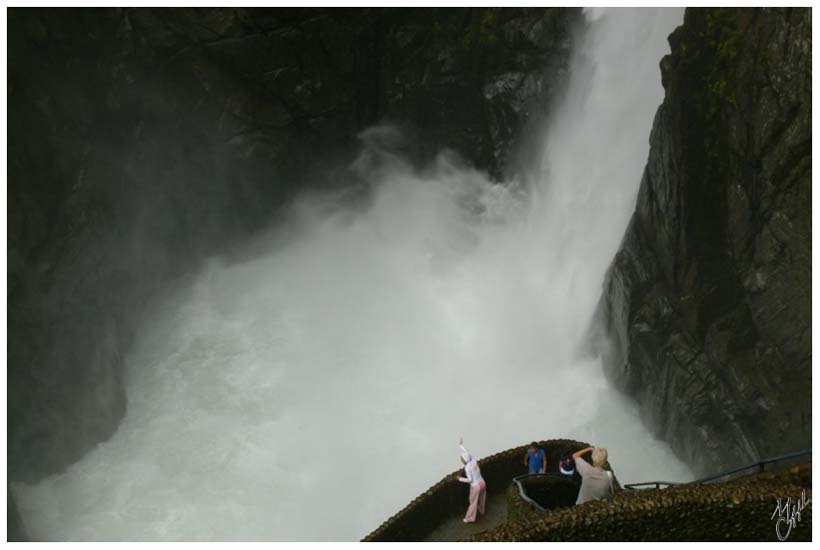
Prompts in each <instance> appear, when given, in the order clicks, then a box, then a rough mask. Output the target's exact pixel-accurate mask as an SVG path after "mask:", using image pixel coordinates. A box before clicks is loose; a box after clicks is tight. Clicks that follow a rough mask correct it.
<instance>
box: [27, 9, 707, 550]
mask: <svg viewBox="0 0 820 550" xmlns="http://www.w3.org/2000/svg"><path fill="white" fill-rule="evenodd" d="M587 17H588V19H589V22H590V26H589V31H588V32H587V34H586V35H585V37H584V40H583V41H582V42H581V45H580V47H579V49H578V51H577V52H576V54H575V56H574V62H573V66H572V76H571V85H570V89H569V92H568V94H567V97H566V99H565V100H564V101H563V103H562V104H561V105H560V106H559V110H558V112H559V115H558V116H557V117H556V119H555V120H554V121H553V123H552V125H551V126H550V128H549V130H548V131H549V134H548V139H547V145H546V147H545V151H544V157H543V162H542V164H541V165H540V166H539V167H535V169H534V170H530V171H529V172H530V173H536V174H538V176H537V177H536V178H535V179H536V181H535V182H518V184H519V185H510V186H507V185H497V184H493V183H492V182H490V181H488V179H487V178H486V176H485V175H484V174H482V173H479V172H477V171H473V170H470V169H465V168H463V167H461V166H460V165H458V163H454V162H452V161H451V159H449V158H448V157H447V156H446V155H442V156H441V157H440V158H439V160H438V161H437V162H436V163H435V164H434V165H432V166H429V167H426V168H425V169H423V170H419V169H414V168H412V167H411V166H409V165H408V164H407V163H405V162H404V161H403V160H402V158H401V157H399V156H396V155H394V154H392V153H391V152H390V150H389V148H385V147H384V143H386V142H387V143H389V142H390V141H391V140H392V139H394V138H395V132H396V130H394V129H389V128H374V129H371V130H369V131H368V132H366V133H365V134H364V136H363V137H364V143H365V146H364V150H363V153H362V156H361V157H360V159H359V160H358V161H357V164H356V169H357V170H359V172H360V173H361V174H362V175H363V176H364V177H365V178H367V179H369V180H370V181H371V182H372V183H373V185H374V188H375V190H376V191H375V193H374V195H373V196H372V200H371V201H369V202H368V204H367V205H366V206H361V205H359V206H358V207H355V208H354V207H352V206H349V205H348V206H345V205H344V204H346V203H343V202H342V201H340V200H338V197H335V196H312V197H305V198H304V199H303V200H302V201H300V202H299V204H298V206H297V207H296V208H294V211H293V213H292V217H291V219H290V220H289V223H288V224H287V225H286V227H287V234H286V235H285V236H283V233H279V234H278V235H276V236H275V238H271V239H269V240H268V241H265V242H264V243H262V244H257V247H256V250H257V254H255V255H254V256H253V257H252V258H251V259H247V260H245V261H242V262H233V263H227V262H224V261H220V260H218V259H215V260H214V261H212V262H211V263H210V264H209V265H208V266H207V267H206V268H205V269H204V270H203V271H202V272H201V273H199V274H198V275H196V276H195V277H193V278H192V279H191V280H188V281H187V282H185V284H181V285H180V288H179V289H178V290H177V291H175V292H173V293H171V295H170V296H166V297H165V298H164V299H163V300H162V301H159V302H158V303H157V304H155V306H154V307H153V308H152V310H151V314H150V315H149V316H148V317H147V318H146V320H145V323H144V326H143V327H142V330H141V332H140V334H139V338H138V339H137V342H136V343H135V345H134V347H133V350H132V352H131V353H130V355H129V356H128V358H127V367H128V371H127V390H128V403H129V408H128V413H127V415H126V417H125V419H124V421H123V422H122V424H121V426H120V428H119V430H118V431H117V433H116V434H115V435H114V436H113V437H112V438H111V439H110V440H109V441H108V442H105V443H103V444H100V445H99V446H98V447H96V448H95V449H94V450H93V451H92V452H90V453H89V454H88V455H87V456H86V457H84V458H83V459H82V460H81V461H80V462H79V463H77V464H74V465H73V466H72V467H70V468H69V469H68V470H67V471H65V472H64V473H62V474H60V475H57V476H53V477H51V478H48V479H45V480H43V481H42V482H40V483H38V484H36V485H33V486H28V485H15V486H14V490H15V495H16V497H17V499H18V504H19V506H20V508H21V513H22V515H23V518H24V521H25V524H26V527H27V528H28V530H29V532H30V534H31V536H32V537H34V538H35V539H45V540H78V539H79V540H83V539H85V540H155V539H163V540H180V539H184V540H292V539H297V540H298V539H310V540H351V539H357V538H359V537H361V536H363V535H365V534H366V533H367V532H369V531H370V530H372V529H373V528H375V527H376V526H377V525H378V524H379V523H380V522H381V521H383V520H384V519H386V518H387V517H389V516H390V515H392V514H393V513H394V512H395V511H397V510H398V509H399V508H401V507H402V506H404V505H405V504H406V503H407V502H408V501H409V500H410V499H412V498H413V497H414V496H416V495H417V494H418V493H419V492H421V491H423V490H424V489H426V488H427V487H428V486H429V485H431V484H433V483H434V482H435V481H437V480H438V479H439V478H440V477H441V476H442V475H444V474H446V473H448V472H450V471H452V470H454V469H456V468H458V466H459V461H458V453H457V444H458V439H459V436H464V438H465V442H466V444H467V446H468V448H470V450H471V451H473V453H474V454H476V455H478V456H483V455H486V454H490V453H493V452H496V451H499V450H502V449H505V448H508V447H511V446H514V445H519V444H522V443H526V442H528V441H530V440H532V439H540V438H573V439H579V440H588V441H590V442H592V443H595V444H599V445H604V446H606V447H608V448H609V451H610V460H611V462H612V464H613V466H614V468H615V469H616V471H617V472H618V474H619V477H620V478H621V480H622V481H627V482H628V481H638V480H644V479H654V478H662V479H686V478H689V477H690V476H691V473H690V471H689V470H688V469H687V468H686V467H685V466H684V465H683V464H681V463H680V462H679V461H678V460H676V459H675V458H674V456H673V455H672V453H671V451H670V450H669V447H668V445H666V444H664V443H662V442H659V441H656V440H654V439H653V437H652V436H651V434H650V433H648V432H647V430H646V429H645V428H644V427H643V426H642V424H641V422H640V421H639V418H638V416H637V412H636V409H635V407H634V406H633V405H632V404H631V403H630V402H629V401H627V400H625V399H624V398H622V397H621V396H620V395H618V394H617V393H616V392H615V391H614V390H612V389H611V388H610V387H609V386H608V385H607V383H606V381H605V379H604V376H603V373H602V369H601V365H600V362H599V361H598V360H595V359H590V358H584V357H582V356H579V354H578V353H577V352H578V349H579V347H580V346H581V343H582V337H583V335H584V334H585V332H586V328H587V326H588V323H589V322H590V319H591V315H592V311H593V309H594V307H595V304H596V302H597V300H598V297H599V295H600V290H601V283H602V280H603V274H604V271H605V269H606V267H607V265H608V264H609V262H610V260H611V259H612V257H613V254H614V253H615V251H616V249H617V246H618V243H619V240H620V237H621V235H622V234H623V231H624V229H625V226H626V223H627V221H628V218H629V215H630V213H631V211H632V208H633V206H634V201H635V195H636V193H637V188H638V184H639V181H640V176H641V172H642V169H643V166H644V164H645V161H646V157H647V153H648V136H649V130H650V127H651V122H652V117H653V115H654V112H655V110H656V108H657V106H658V104H659V103H660V101H661V98H662V88H661V85H660V74H659V70H658V62H659V60H660V58H661V57H662V55H663V54H665V53H666V52H667V50H668V46H667V44H666V37H667V35H668V34H669V33H670V32H671V31H672V29H673V28H674V27H675V26H676V25H678V24H680V22H681V20H682V10H678V9H674V10H655V9H642V10H637V11H625V10H609V11H599V10H594V11H590V12H588V13H587ZM515 189H517V190H518V191H514V190H515Z"/></svg>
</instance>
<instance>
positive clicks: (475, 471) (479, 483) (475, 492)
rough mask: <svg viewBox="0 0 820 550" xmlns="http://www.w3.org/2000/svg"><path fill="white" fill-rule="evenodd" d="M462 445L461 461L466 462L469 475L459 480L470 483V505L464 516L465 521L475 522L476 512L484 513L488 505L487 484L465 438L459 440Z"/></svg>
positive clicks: (465, 471)
mask: <svg viewBox="0 0 820 550" xmlns="http://www.w3.org/2000/svg"><path fill="white" fill-rule="evenodd" d="M459 446H460V447H461V462H462V463H463V464H464V473H465V474H466V475H467V477H460V478H458V480H459V481H461V482H464V483H469V484H470V505H469V507H468V508H467V515H466V516H464V523H473V522H475V518H476V512H478V513H479V514H481V515H484V512H485V511H486V510H485V508H486V506H487V484H486V483H484V478H483V477H481V468H479V467H478V461H476V459H475V458H473V456H472V455H471V454H470V453H469V452H468V451H467V449H465V448H464V440H463V439H462V440H460V441H459Z"/></svg>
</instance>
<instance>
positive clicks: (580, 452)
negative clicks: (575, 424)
mask: <svg viewBox="0 0 820 550" xmlns="http://www.w3.org/2000/svg"><path fill="white" fill-rule="evenodd" d="M594 448H595V447H587V448H586V449H581V450H580V451H575V452H574V453H572V458H580V457H581V455H584V454H586V453H588V452H590V451H591V450H592V449H594Z"/></svg>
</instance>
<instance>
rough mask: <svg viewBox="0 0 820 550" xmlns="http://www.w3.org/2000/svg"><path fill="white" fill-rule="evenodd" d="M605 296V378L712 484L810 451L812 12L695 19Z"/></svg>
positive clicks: (676, 37) (678, 42)
mask: <svg viewBox="0 0 820 550" xmlns="http://www.w3.org/2000/svg"><path fill="white" fill-rule="evenodd" d="M669 42H670V45H671V48H672V53H671V54H670V55H667V56H666V57H664V58H663V60H662V61H661V71H662V75H663V85H664V88H665V90H666V95H665V99H664V101H663V104H662V105H661V107H660V108H659V109H658V112H657V115H656V117H655V121H654V125H653V129H652V134H651V138H650V143H651V150H650V155H649V160H648V164H647V166H646V170H645V172H644V176H643V179H642V182H641V187H640V191H639V195H638V199H637V205H636V208H635V212H634V215H633V216H632V219H631V221H630V224H629V227H628V229H627V231H626V234H625V236H624V239H623V242H622V244H621V247H620V250H619V252H618V253H617V255H616V257H615V259H614V261H613V263H612V265H611V267H610V269H609V271H608V273H607V276H606V280H605V282H604V287H603V295H602V298H601V301H600V304H599V309H598V318H599V321H600V326H601V327H602V328H603V331H604V332H605V333H606V335H607V336H608V337H609V338H608V340H609V345H608V346H607V347H606V348H605V352H604V363H605V370H606V373H607V375H608V377H609V378H610V379H611V380H612V381H613V382H614V383H615V384H616V385H617V386H618V387H620V388H621V389H623V390H624V391H625V392H627V393H628V394H630V395H632V396H634V397H635V398H636V399H637V401H638V402H639V403H640V406H641V410H642V415H643V417H644V419H645V420H646V421H647V422H648V423H649V424H650V425H651V426H653V427H654V429H655V430H656V433H657V434H658V435H659V436H660V437H662V438H663V439H665V440H667V441H669V442H670V444H671V445H672V446H673V448H674V449H675V451H676V453H678V455H679V456H681V457H682V458H683V459H684V460H685V461H687V462H688V463H689V464H690V465H692V466H693V467H694V468H696V469H697V470H699V471H700V472H702V473H708V472H717V471H720V470H721V469H722V468H726V467H732V466H735V465H740V464H743V463H748V462H750V461H753V460H754V459H756V458H758V457H767V456H772V455H776V454H779V453H784V452H789V451H794V450H798V449H803V448H809V447H810V446H811V10H810V9H692V8H689V9H687V10H686V16H685V22H684V24H683V25H682V26H681V27H679V28H678V29H677V30H676V31H675V32H674V33H673V34H672V35H671V36H670V37H669Z"/></svg>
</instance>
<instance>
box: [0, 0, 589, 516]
mask: <svg viewBox="0 0 820 550" xmlns="http://www.w3.org/2000/svg"><path fill="white" fill-rule="evenodd" d="M579 15H580V11H579V10H565V9H509V10H507V9H503V10H502V9H457V10H444V9H412V10H404V9H401V10H399V9H396V10H387V9H345V10H326V9H287V10H276V9H207V10H206V9H124V8H123V9H71V10H49V9H36V10H28V9H11V10H9V41H8V43H9V60H10V63H9V151H8V160H9V188H8V197H9V241H8V245H9V252H8V261H9V272H8V276H9V278H8V291H9V314H8V319H9V343H10V345H9V356H8V361H9V362H8V384H9V409H8V412H9V440H8V453H9V454H8V458H9V476H10V478H11V479H13V480H19V479H25V480H33V479H37V478H39V477H41V476H43V475H45V474H49V473H53V472H56V471H59V470H60V469H62V468H64V467H65V466H66V465H67V464H69V463H71V462H73V461H75V460H77V459H79V458H80V457H81V456H82V455H83V453H84V452H86V451H87V449H88V448H89V447H91V446H93V445H94V444H96V443H97V442H99V441H101V440H104V439H105V438H107V437H108V436H110V434H111V433H113V431H114V430H115V429H116V426H117V424H118V422H119V421H120V419H121V417H122V416H123V414H124V412H125V410H126V398H125V391H124V388H123V383H122V359H123V355H124V353H125V352H126V351H127V349H128V346H129V341H130V339H131V338H132V335H133V331H134V329H135V325H136V319H137V317H138V315H139V312H140V310H141V308H142V307H143V304H144V303H145V302H146V300H147V299H148V298H149V297H150V296H151V295H152V294H154V293H155V292H157V291H158V290H160V289H162V288H163V285H164V284H166V283H167V281H168V280H169V279H171V278H173V277H176V276H178V275H179V274H181V273H184V272H185V271H187V270H191V269H195V268H196V266H197V263H198V262H200V261H201V260H202V259H203V258H205V257H207V256H208V255H211V254H216V253H220V252H222V251H224V250H226V249H227V248H228V247H229V246H231V245H232V244H233V243H235V242H237V241H238V240H241V239H243V238H246V237H247V236H248V235H250V234H252V233H253V232H254V231H255V230H257V229H259V228H261V227H262V226H263V225H265V224H266V223H269V222H270V221H271V219H275V217H276V216H275V213H276V211H277V208H280V207H281V205H282V204H284V203H286V201H287V200H288V198H289V197H290V196H291V195H292V194H293V193H294V192H297V191H299V190H300V189H302V188H304V187H306V186H311V185H320V184H321V185H342V184H345V185H346V184H350V183H356V182H355V181H352V180H351V178H354V175H353V174H352V172H351V171H346V170H344V169H337V168H338V167H339V166H345V165H346V164H347V162H349V160H350V154H351V152H353V151H355V149H356V148H357V147H358V144H357V138H356V135H357V133H359V132H360V131H361V130H363V129H364V128H366V127H367V126H369V125H372V124H376V123H380V122H392V123H395V124H398V125H403V126H406V127H408V128H410V131H411V133H412V132H413V131H416V132H418V135H419V136H422V137H423V140H419V141H420V143H421V145H419V146H417V147H415V148H414V149H413V151H411V154H412V155H415V156H416V157H417V158H419V159H423V158H424V156H425V155H429V154H431V153H433V152H435V151H436V150H438V149H439V148H440V147H443V146H446V147H450V148H452V149H454V150H456V151H457V152H458V153H460V154H461V155H462V156H464V157H465V158H466V159H467V160H468V161H470V162H472V163H473V164H475V165H477V166H478V167H479V168H482V169H485V170H487V171H488V172H490V173H491V174H494V175H496V176H498V175H499V174H502V173H503V172H504V171H505V170H507V167H508V166H509V165H510V159H511V158H512V155H514V154H516V152H517V151H523V152H524V153H522V154H525V153H526V144H525V143H518V142H516V141H515V140H514V139H513V136H517V135H521V134H522V132H521V130H522V129H523V128H524V127H525V125H526V124H528V123H531V122H532V121H534V120H537V119H538V118H539V117H540V116H542V115H544V114H545V113H546V112H547V106H548V105H549V103H550V100H551V98H552V96H553V95H554V93H555V92H556V90H558V89H559V87H560V86H561V83H562V82H563V80H564V77H565V75H566V72H567V64H568V57H569V50H570V46H571V45H570V41H571V34H570V30H571V27H572V26H573V25H574V24H575V23H576V22H579V21H580V18H579ZM320 182H321V183H320ZM12 507H13V506H12Z"/></svg>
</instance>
